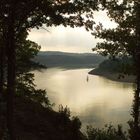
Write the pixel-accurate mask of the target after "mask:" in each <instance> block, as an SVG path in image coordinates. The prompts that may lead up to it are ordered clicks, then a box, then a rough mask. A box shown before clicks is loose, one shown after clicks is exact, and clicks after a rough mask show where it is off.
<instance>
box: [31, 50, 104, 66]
mask: <svg viewBox="0 0 140 140" xmlns="http://www.w3.org/2000/svg"><path fill="white" fill-rule="evenodd" d="M104 59H105V58H104V57H103V56H100V55H98V54H94V53H66V52H54V51H47V52H39V53H38V56H37V57H35V59H34V61H35V62H39V63H40V64H43V65H45V66H47V67H67V68H71V67H73V68H74V67H95V66H97V65H98V64H99V63H101V62H102V61H104Z"/></svg>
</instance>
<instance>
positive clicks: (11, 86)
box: [6, 3, 16, 140]
mask: <svg viewBox="0 0 140 140" xmlns="http://www.w3.org/2000/svg"><path fill="white" fill-rule="evenodd" d="M14 16H15V15H14V4H12V3H11V8H10V12H9V22H8V23H7V24H8V26H7V27H8V31H7V45H6V48H7V128H8V133H9V138H10V140H15V135H14V126H13V125H14V123H13V113H14V95H15V79H16V74H15V73H16V72H15V66H16V65H15V63H16V62H15V61H16V59H15V57H16V55H15V31H14V22H15V19H14Z"/></svg>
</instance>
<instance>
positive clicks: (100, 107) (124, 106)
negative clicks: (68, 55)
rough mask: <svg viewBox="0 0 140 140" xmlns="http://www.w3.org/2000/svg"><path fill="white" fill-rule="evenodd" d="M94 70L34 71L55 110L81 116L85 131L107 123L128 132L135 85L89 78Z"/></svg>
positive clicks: (102, 78) (36, 79) (93, 76)
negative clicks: (59, 108)
mask: <svg viewBox="0 0 140 140" xmlns="http://www.w3.org/2000/svg"><path fill="white" fill-rule="evenodd" d="M90 70H91V69H68V70H67V69H61V68H51V69H47V70H42V71H34V73H35V83H36V85H37V87H38V88H41V89H46V90H47V95H48V97H49V99H50V101H51V102H52V103H55V106H54V109H55V110H58V106H59V105H60V104H62V105H63V106H64V107H65V106H68V107H69V108H70V111H71V114H72V116H78V117H79V118H80V120H81V122H82V125H83V127H82V128H83V129H85V127H86V126H87V125H93V126H94V127H103V126H104V125H105V124H107V123H111V124H114V125H117V124H122V125H123V126H124V128H127V127H128V125H127V121H128V120H130V118H131V116H130V113H131V106H132V101H133V90H134V89H133V84H131V83H122V82H115V81H111V80H108V79H106V78H104V77H101V76H96V75H88V72H89V71H90Z"/></svg>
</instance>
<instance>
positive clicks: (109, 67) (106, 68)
mask: <svg viewBox="0 0 140 140" xmlns="http://www.w3.org/2000/svg"><path fill="white" fill-rule="evenodd" d="M89 74H92V75H99V76H103V77H106V78H108V79H110V80H114V81H121V82H130V83H131V82H134V81H135V76H134V72H133V61H132V59H131V58H128V57H124V58H121V59H116V60H111V59H107V60H104V61H103V62H102V63H100V64H99V65H98V67H97V68H95V69H93V70H91V71H90V72H89Z"/></svg>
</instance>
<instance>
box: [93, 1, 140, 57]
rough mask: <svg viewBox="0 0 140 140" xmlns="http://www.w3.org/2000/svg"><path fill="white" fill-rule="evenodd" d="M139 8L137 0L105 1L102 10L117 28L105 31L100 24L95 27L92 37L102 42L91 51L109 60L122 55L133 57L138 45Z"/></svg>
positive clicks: (139, 4)
mask: <svg viewBox="0 0 140 140" xmlns="http://www.w3.org/2000/svg"><path fill="white" fill-rule="evenodd" d="M139 7H140V3H139V1H137V0H135V1H134V0H122V1H116V0H113V1H106V3H105V5H104V10H107V15H108V16H109V17H110V19H111V20H112V21H114V22H115V23H116V24H117V27H116V28H111V27H110V28H109V29H106V28H104V27H103V25H102V24H101V23H100V24H99V25H97V26H96V27H95V32H93V35H95V37H97V38H102V39H103V42H101V43H98V44H97V46H96V48H94V49H93V50H94V51H97V52H98V53H101V54H102V55H105V56H107V55H110V57H111V58H114V57H116V56H124V55H131V56H133V57H134V56H135V54H136V52H137V49H138V45H139V43H138V40H139V35H138V34H139V27H140V26H139V23H140V22H139V20H140V17H139V15H140V14H139V12H140V10H139V9H140V8H139Z"/></svg>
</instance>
